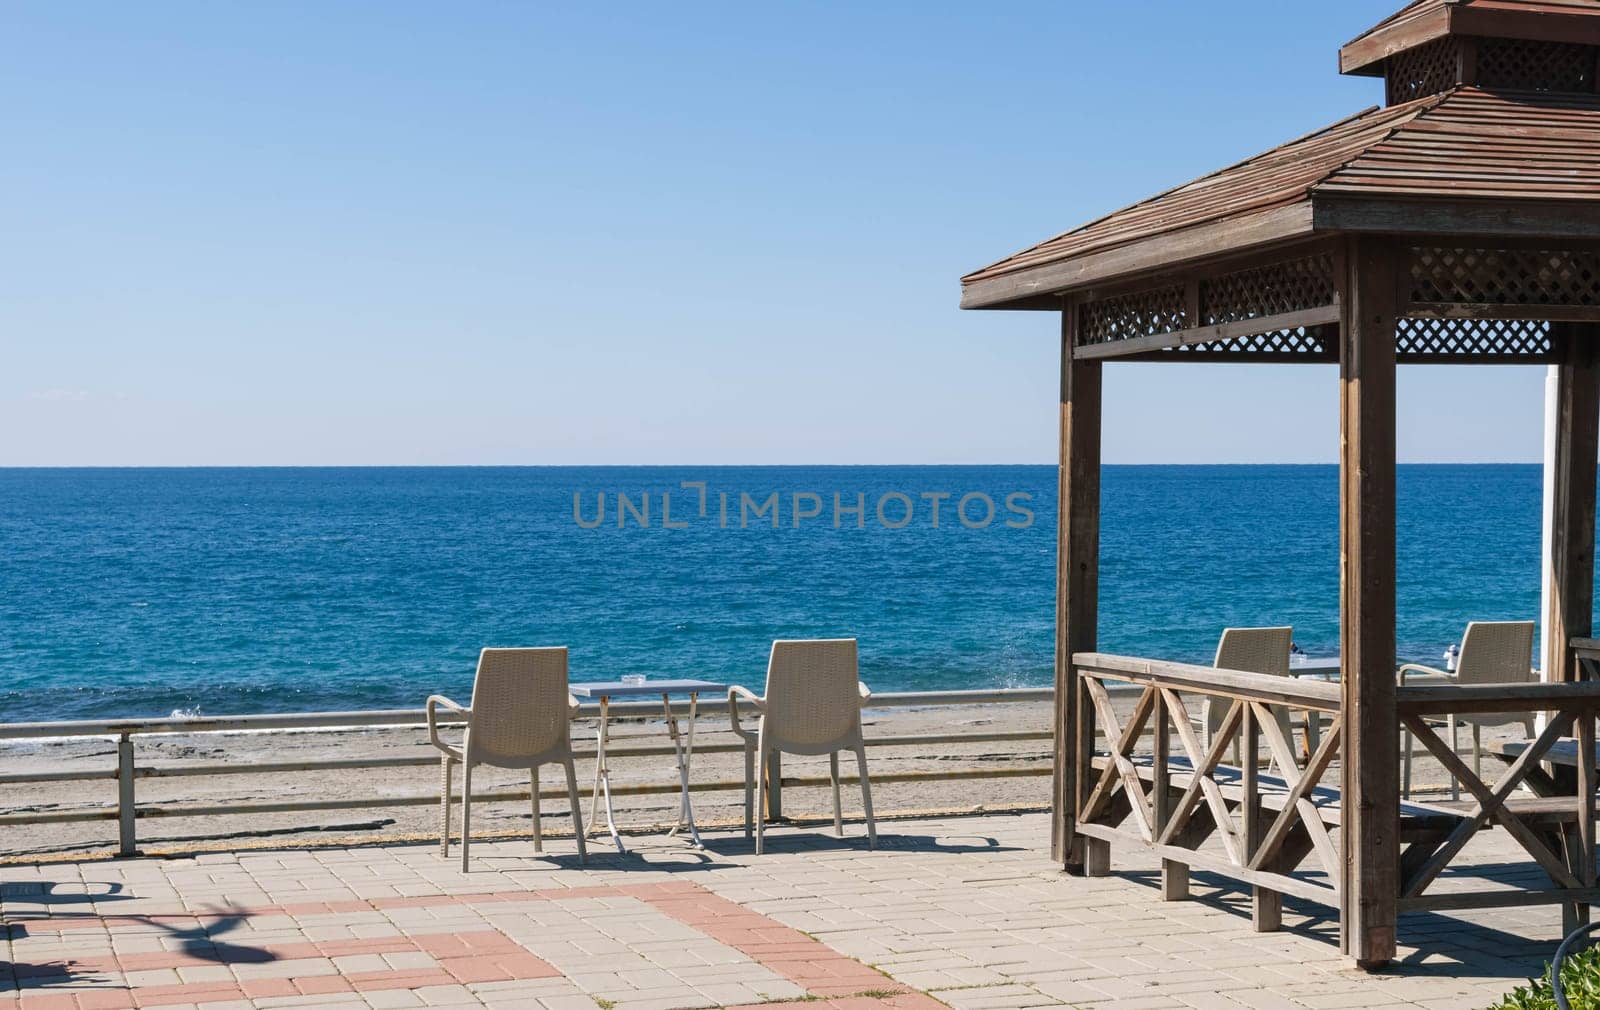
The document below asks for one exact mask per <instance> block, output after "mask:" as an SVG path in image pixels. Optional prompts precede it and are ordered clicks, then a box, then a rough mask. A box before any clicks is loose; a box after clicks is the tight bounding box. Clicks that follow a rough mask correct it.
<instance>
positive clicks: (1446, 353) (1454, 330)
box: [1394, 318, 1553, 364]
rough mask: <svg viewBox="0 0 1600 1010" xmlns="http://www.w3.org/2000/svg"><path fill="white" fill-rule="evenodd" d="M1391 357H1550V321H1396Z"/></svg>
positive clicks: (1511, 359)
mask: <svg viewBox="0 0 1600 1010" xmlns="http://www.w3.org/2000/svg"><path fill="white" fill-rule="evenodd" d="M1394 347H1395V360H1396V361H1399V362H1401V363H1409V364H1417V363H1426V362H1436V363H1437V362H1448V361H1475V362H1488V363H1493V362H1495V361H1504V362H1507V363H1512V362H1538V361H1548V360H1553V354H1552V351H1553V343H1552V340H1551V336H1550V324H1549V323H1547V322H1545V321H1543V320H1539V319H1416V318H1406V319H1402V320H1400V323H1399V325H1398V326H1397V327H1396V331H1395V344H1394Z"/></svg>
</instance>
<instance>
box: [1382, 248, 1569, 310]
mask: <svg viewBox="0 0 1600 1010" xmlns="http://www.w3.org/2000/svg"><path fill="white" fill-rule="evenodd" d="M1411 299H1412V301H1414V302H1421V303H1424V304H1452V303H1453V304H1468V305H1591V306H1592V305H1600V253H1595V252H1583V251H1576V250H1570V249H1452V248H1441V247H1425V248H1418V249H1413V250H1412V251H1411Z"/></svg>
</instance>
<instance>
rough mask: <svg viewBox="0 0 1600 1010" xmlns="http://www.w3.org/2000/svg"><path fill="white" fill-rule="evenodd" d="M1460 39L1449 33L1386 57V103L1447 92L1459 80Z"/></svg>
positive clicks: (1398, 102) (1394, 103)
mask: <svg viewBox="0 0 1600 1010" xmlns="http://www.w3.org/2000/svg"><path fill="white" fill-rule="evenodd" d="M1460 61H1461V40H1460V39H1459V38H1456V37H1453V36H1446V37H1444V38H1442V39H1436V40H1435V41H1433V42H1429V43H1427V44H1426V45H1421V46H1417V47H1416V48H1414V49H1407V50H1406V51H1405V52H1401V53H1395V54H1394V55H1393V56H1391V57H1389V65H1388V67H1387V68H1386V70H1385V75H1384V76H1385V79H1386V83H1387V85H1388V96H1389V104H1390V105H1399V104H1401V103H1402V102H1409V101H1411V100H1413V99H1416V98H1426V97H1428V96H1429V95H1437V94H1440V93H1442V92H1445V91H1449V90H1450V89H1451V88H1453V87H1455V86H1456V85H1457V84H1459V83H1460V82H1461V62H1460Z"/></svg>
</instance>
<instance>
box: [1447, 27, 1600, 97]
mask: <svg viewBox="0 0 1600 1010" xmlns="http://www.w3.org/2000/svg"><path fill="white" fill-rule="evenodd" d="M1597 52H1600V50H1597V49H1596V47H1594V46H1584V45H1575V44H1572V43H1566V42H1529V41H1526V40H1523V39H1483V40H1482V41H1481V42H1480V43H1479V45H1478V80H1477V83H1478V85H1479V86H1481V87H1485V88H1511V89H1515V90H1519V91H1584V92H1593V91H1594V79H1595V54H1596V53H1597Z"/></svg>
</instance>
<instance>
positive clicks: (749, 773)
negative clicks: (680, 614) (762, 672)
mask: <svg viewBox="0 0 1600 1010" xmlns="http://www.w3.org/2000/svg"><path fill="white" fill-rule="evenodd" d="M871 695H872V692H871V691H868V690H867V686H866V685H865V684H863V683H861V679H860V674H859V670H858V667H857V663H856V640H855V639H853V638H837V639H824V640H817V641H800V642H795V641H776V642H773V643H772V656H771V658H770V659H769V660H768V661H767V692H766V695H765V697H761V698H758V697H756V696H755V695H754V694H752V693H751V692H750V691H747V690H745V689H744V688H742V687H732V688H729V690H728V714H729V716H730V718H731V719H732V720H733V731H734V732H735V733H737V734H738V735H739V736H740V738H741V739H743V740H744V833H745V837H746V838H748V837H749V836H750V830H751V821H752V820H754V822H755V837H756V854H757V855H760V854H761V851H762V849H763V846H764V840H765V839H764V835H765V833H764V831H763V828H764V826H765V822H766V817H765V812H764V806H765V798H766V796H765V783H766V777H767V765H768V759H769V756H770V755H771V754H772V753H773V752H774V751H779V752H782V753H785V754H826V755H828V777H829V779H830V780H831V781H832V783H833V831H834V834H836V835H840V836H843V834H844V818H843V816H842V814H841V813H840V809H839V752H840V751H841V750H853V751H855V752H856V765H857V767H858V768H859V769H860V774H861V805H862V808H863V809H864V810H865V812H866V818H867V847H868V848H873V847H875V846H876V845H877V843H878V828H877V823H876V822H875V821H874V820H873V817H872V784H871V782H869V781H868V779H867V748H866V744H865V742H864V741H863V740H862V738H861V703H862V702H864V701H865V700H866V699H867V698H869V697H871ZM741 701H742V702H744V703H746V704H749V705H752V706H754V707H755V709H756V711H757V712H759V713H760V720H759V721H758V722H757V724H756V730H755V732H753V733H752V732H750V731H749V730H747V729H745V728H744V727H743V726H742V725H740V723H739V703H740V702H741ZM758 754H759V755H760V760H759V761H757V760H756V755H758ZM752 786H753V789H754V806H753V808H752V796H751V792H752ZM752 809H753V810H754V811H755V816H754V817H752Z"/></svg>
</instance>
